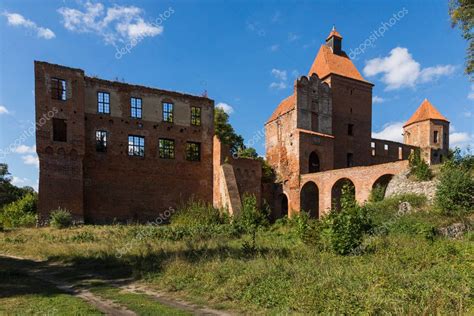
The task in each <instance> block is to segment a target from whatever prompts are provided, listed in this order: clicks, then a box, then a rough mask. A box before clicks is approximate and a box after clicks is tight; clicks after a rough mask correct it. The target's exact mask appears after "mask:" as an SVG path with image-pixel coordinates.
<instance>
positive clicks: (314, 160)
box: [308, 151, 321, 173]
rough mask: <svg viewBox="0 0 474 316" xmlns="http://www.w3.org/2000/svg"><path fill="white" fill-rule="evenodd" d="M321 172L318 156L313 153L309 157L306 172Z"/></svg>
mask: <svg viewBox="0 0 474 316" xmlns="http://www.w3.org/2000/svg"><path fill="white" fill-rule="evenodd" d="M319 171H321V165H320V162H319V156H318V154H317V153H316V152H315V151H313V152H311V154H310V155H309V160H308V172H309V173H313V172H319Z"/></svg>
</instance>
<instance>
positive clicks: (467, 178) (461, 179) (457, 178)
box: [435, 157, 474, 215]
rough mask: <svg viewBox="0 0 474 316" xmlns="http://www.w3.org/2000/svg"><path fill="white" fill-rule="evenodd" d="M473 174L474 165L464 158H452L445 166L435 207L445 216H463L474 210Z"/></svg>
mask: <svg viewBox="0 0 474 316" xmlns="http://www.w3.org/2000/svg"><path fill="white" fill-rule="evenodd" d="M466 159H467V161H470V160H471V158H470V157H467V158H466ZM472 173H473V170H472V164H471V163H465V160H464V159H462V158H458V159H456V158H452V159H450V160H448V161H446V162H445V163H444V164H443V166H442V168H441V174H440V177H439V180H440V182H439V184H438V187H437V188H436V195H435V207H436V208H437V209H438V210H439V211H441V212H442V213H443V214H445V215H462V214H465V213H467V212H470V211H472V210H473V209H474V178H473V176H472Z"/></svg>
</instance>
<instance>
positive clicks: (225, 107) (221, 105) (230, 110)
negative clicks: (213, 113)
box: [216, 102, 234, 114]
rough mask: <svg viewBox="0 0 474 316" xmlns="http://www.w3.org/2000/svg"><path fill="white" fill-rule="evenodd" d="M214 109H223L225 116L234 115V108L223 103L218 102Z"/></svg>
mask: <svg viewBox="0 0 474 316" xmlns="http://www.w3.org/2000/svg"><path fill="white" fill-rule="evenodd" d="M216 108H220V109H223V110H224V112H226V113H227V114H232V113H234V108H233V107H232V106H230V105H228V104H227V103H224V102H220V103H218V104H217V105H216Z"/></svg>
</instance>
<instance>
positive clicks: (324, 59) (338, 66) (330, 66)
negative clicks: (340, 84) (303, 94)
mask: <svg viewBox="0 0 474 316" xmlns="http://www.w3.org/2000/svg"><path fill="white" fill-rule="evenodd" d="M313 73H315V74H317V75H318V77H319V78H321V79H322V78H324V77H326V76H328V75H330V74H336V75H340V76H343V77H347V78H351V79H355V80H360V81H364V82H368V81H367V80H365V79H364V77H362V75H361V74H360V72H359V71H358V70H357V68H356V66H354V64H353V63H352V61H351V59H350V58H349V57H348V56H347V55H346V53H344V52H342V54H340V55H337V54H334V53H333V52H332V50H331V48H330V47H328V46H327V45H321V48H320V49H319V52H318V54H317V55H316V58H315V59H314V62H313V65H312V66H311V69H310V70H309V73H308V76H311V75H312V74H313Z"/></svg>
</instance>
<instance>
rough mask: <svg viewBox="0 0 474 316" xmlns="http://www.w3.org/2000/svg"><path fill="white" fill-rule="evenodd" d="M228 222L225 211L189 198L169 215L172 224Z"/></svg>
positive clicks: (197, 224)
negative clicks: (174, 212)
mask: <svg viewBox="0 0 474 316" xmlns="http://www.w3.org/2000/svg"><path fill="white" fill-rule="evenodd" d="M228 222H229V216H228V215H227V213H226V212H224V211H222V210H219V209H217V208H215V207H213V206H212V205H210V204H206V203H204V202H200V201H194V200H191V201H189V202H188V203H186V204H185V205H183V206H181V207H179V208H178V210H177V212H176V214H174V215H172V216H171V224H172V225H173V226H185V227H193V226H203V225H204V226H205V225H216V224H225V223H228Z"/></svg>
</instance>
